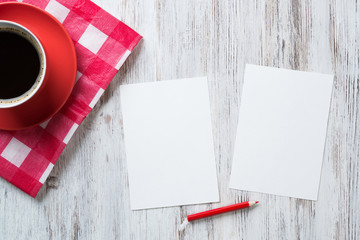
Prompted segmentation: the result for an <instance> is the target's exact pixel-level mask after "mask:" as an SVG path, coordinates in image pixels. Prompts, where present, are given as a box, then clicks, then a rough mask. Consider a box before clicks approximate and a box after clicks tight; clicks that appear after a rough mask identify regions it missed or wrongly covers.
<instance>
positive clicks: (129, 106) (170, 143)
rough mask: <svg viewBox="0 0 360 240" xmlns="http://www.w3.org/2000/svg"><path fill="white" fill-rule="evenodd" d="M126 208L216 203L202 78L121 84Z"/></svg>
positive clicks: (213, 160) (208, 114)
mask: <svg viewBox="0 0 360 240" xmlns="http://www.w3.org/2000/svg"><path fill="white" fill-rule="evenodd" d="M120 94H121V106H122V114H123V122H124V140H125V150H126V156H127V164H128V172H129V188H130V204H131V209H133V210H136V209H147V208H159V207H169V206H178V205H187V204H199V203H208V202H218V201H219V193H218V184H217V174H216V165H215V157H214V146H213V136H212V127H211V115H210V102H209V90H208V85H207V78H206V77H204V78H191V79H180V80H171V81H160V82H151V83H140V84H129V85H122V86H121V87H120Z"/></svg>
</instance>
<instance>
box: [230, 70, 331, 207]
mask: <svg viewBox="0 0 360 240" xmlns="http://www.w3.org/2000/svg"><path fill="white" fill-rule="evenodd" d="M332 85H333V75H328V74H319V73H310V72H301V71H293V70H286V69H279V68H271V67H262V66H255V65H246V69H245V76H244V85H243V90H242V96H241V103H240V111H239V121H238V128H237V133H236V143H235V151H234V157H233V164H232V172H231V179H230V188H235V189H240V190H247V191H254V192H262V193H269V194H275V195H282V196H288V197H294V198H302V199H309V200H316V199H317V195H318V188H319V183H320V174H321V166H322V160H323V153H324V145H325V138H326V130H327V121H328V115H329V108H330V99H331V94H332Z"/></svg>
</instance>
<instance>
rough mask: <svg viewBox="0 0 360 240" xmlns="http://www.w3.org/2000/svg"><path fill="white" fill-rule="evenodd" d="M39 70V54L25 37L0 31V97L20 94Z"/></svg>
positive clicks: (26, 89)
mask: <svg viewBox="0 0 360 240" xmlns="http://www.w3.org/2000/svg"><path fill="white" fill-rule="evenodd" d="M39 72H40V59H39V54H38V52H37V51H36V49H35V47H34V46H33V45H32V44H31V42H30V41H29V40H27V39H26V38H24V37H22V36H20V35H18V34H16V33H13V32H8V31H0V99H10V98H15V97H18V96H21V95H22V94H24V93H25V92H27V91H28V90H29V89H30V88H31V87H32V86H33V85H34V83H35V81H36V79H37V77H38V74H39Z"/></svg>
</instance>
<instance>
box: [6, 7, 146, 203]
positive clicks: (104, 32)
mask: <svg viewBox="0 0 360 240" xmlns="http://www.w3.org/2000/svg"><path fill="white" fill-rule="evenodd" d="M0 2H7V1H4V0H0ZM23 2H25V3H29V4H33V5H36V6H38V7H40V8H42V9H45V10H46V11H47V12H49V13H50V14H52V15H53V16H55V17H56V18H57V19H58V20H59V21H60V22H61V23H62V24H63V26H64V27H65V28H66V30H67V31H68V32H69V34H70V36H71V38H72V40H73V41H74V45H75V49H76V53H77V58H78V74H77V82H76V84H75V86H74V89H73V92H72V94H71V96H70V98H69V100H68V101H67V103H66V104H65V106H64V107H63V108H62V109H61V110H60V112H59V113H57V114H56V115H55V116H54V117H52V118H51V119H50V120H49V121H47V122H45V123H43V124H41V125H40V126H37V127H34V128H31V129H27V130H21V131H0V176H1V177H2V178H4V179H6V180H7V181H9V182H10V183H12V184H14V185H15V186H16V187H18V188H20V189H21V190H23V191H24V192H26V193H27V194H29V195H31V196H32V197H35V196H36V194H37V193H38V192H39V190H40V188H41V186H42V185H43V183H44V182H45V180H46V178H47V177H48V176H49V174H50V172H51V170H52V168H53V167H54V164H55V162H56V160H57V159H58V157H59V156H60V154H61V152H62V151H63V150H64V148H65V146H66V144H67V143H68V142H69V140H70V138H71V136H72V135H73V134H74V132H75V130H76V129H77V128H78V127H79V125H80V123H81V122H82V121H83V120H84V118H85V117H86V116H87V115H88V114H89V113H90V111H91V109H92V108H93V107H94V105H95V104H96V102H97V101H98V100H99V98H100V96H101V95H102V94H103V92H104V89H106V87H107V86H108V85H109V83H110V81H111V80H112V79H113V77H114V76H115V74H116V73H117V71H118V70H119V68H120V67H121V65H122V64H123V63H124V61H125V60H126V58H127V57H128V56H129V55H130V53H131V51H132V50H133V49H134V48H135V46H136V45H137V44H138V42H139V41H140V39H141V36H140V35H139V34H138V33H136V32H135V31H134V30H132V29H131V28H129V27H128V26H126V25H125V24H124V23H122V22H120V21H119V20H118V19H116V18H114V17H113V16H111V15H110V14H109V13H107V12H105V11H104V10H103V9H101V8H100V7H98V6H97V5H95V4H94V3H92V2H90V1H88V0H24V1H23Z"/></svg>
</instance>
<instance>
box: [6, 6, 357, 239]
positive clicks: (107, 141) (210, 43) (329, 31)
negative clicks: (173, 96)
mask: <svg viewBox="0 0 360 240" xmlns="http://www.w3.org/2000/svg"><path fill="white" fill-rule="evenodd" d="M96 3H98V4H99V5H100V6H101V7H103V8H105V9H106V10H108V11H109V12H111V13H112V14H114V15H115V16H117V17H118V18H120V19H121V20H123V21H124V22H125V23H127V24H128V25H130V26H131V27H133V28H134V29H136V30H137V31H138V32H139V33H141V34H142V35H143V36H144V41H143V42H142V43H141V44H140V45H139V46H138V47H137V48H136V50H135V51H134V52H133V54H132V55H131V56H130V58H129V59H128V60H127V62H126V64H125V66H124V67H123V68H122V69H121V70H120V72H119V74H118V75H117V76H116V77H115V79H114V80H113V82H112V83H111V84H110V87H109V89H107V90H106V92H105V94H104V96H103V97H102V99H101V101H100V102H99V103H98V104H97V105H96V107H95V109H94V110H93V111H92V113H91V114H90V115H89V116H88V118H87V119H86V120H85V121H84V123H83V124H82V125H81V126H80V128H79V130H78V131H77V132H76V134H75V135H74V137H73V139H71V141H70V142H69V145H68V146H67V147H66V149H65V151H64V153H63V154H62V155H61V157H60V159H59V161H58V163H57V164H56V166H55V168H54V170H53V172H52V173H51V177H50V178H49V179H48V181H47V182H46V185H45V186H44V187H43V188H42V189H41V192H40V193H39V195H38V197H37V198H36V199H32V198H30V197H29V196H27V195H26V194H24V193H22V192H21V191H20V190H18V189H16V188H15V187H14V186H12V185H11V184H9V183H7V182H6V181H4V180H2V179H1V180H0V196H1V197H0V239H359V238H360V191H359V187H358V184H359V171H360V163H359V154H360V153H359V149H360V148H359V147H360V146H359V145H360V141H359V137H360V128H359V127H358V126H359V124H360V116H359V106H358V105H359V102H360V95H359V94H360V93H359V67H360V66H359V65H360V60H359V59H360V56H359V55H360V40H359V39H360V10H359V9H360V1H350V0H349V1H344V0H330V1H323V0H304V1H300V0H292V1H275V0H272V1H270V0H268V1H265V0H264V1H260V0H256V1H255V0H254V1H246V0H239V1H237V0H236V1H234V0H209V1H207V0H181V1H175V0H146V1H145V0H144V1H140V0H133V1H126V0H118V1H115V0H96ZM245 63H253V64H262V65H267V66H275V67H284V68H291V69H296V70H307V71H316V72H322V73H334V74H335V75H336V78H335V87H334V91H333V97H332V105H331V112H330V118H329V126H328V135H327V139H326V149H325V154H324V162H323V169H322V177H321V184H320V191H319V199H318V201H316V202H314V201H306V200H297V199H292V198H287V197H280V196H273V195H267V194H260V193H251V192H245V191H236V190H230V189H229V188H228V184H229V176H230V167H231V158H232V153H233V145H234V137H235V130H236V126H237V120H238V119H237V116H238V109H239V102H240V97H241V96H240V95H241V88H242V81H243V71H244V65H245ZM204 75H207V76H208V79H209V91H210V97H211V110H212V123H213V133H214V141H215V153H216V163H217V170H218V179H219V188H220V198H221V202H220V203H217V204H208V205H207V204H205V205H193V206H185V207H172V208H163V209H153V210H144V211H131V210H130V204H129V189H128V180H127V171H126V153H125V152H124V150H123V149H124V143H123V129H122V115H121V109H120V98H119V85H120V84H121V83H122V82H123V83H135V82H146V81H161V80H169V79H175V78H185V77H194V76H204ZM259 151H261V149H259ZM154 194H156V193H154ZM248 199H251V200H259V201H261V204H260V205H259V206H257V207H255V208H253V209H251V210H244V211H238V212H236V213H231V214H226V215H222V216H219V217H214V218H212V219H207V220H201V221H198V222H196V223H194V224H191V225H190V226H189V227H188V228H187V229H186V230H185V231H184V232H182V233H179V232H178V231H177V227H178V225H179V224H180V222H181V221H182V219H183V217H184V216H185V215H187V214H191V213H194V212H198V211H202V210H206V209H210V208H214V207H218V206H223V205H227V204H231V203H235V202H240V201H245V200H248ZM144 201H146V196H144Z"/></svg>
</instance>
